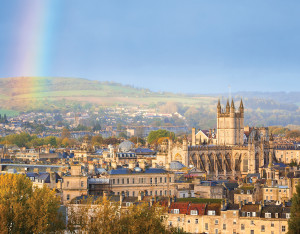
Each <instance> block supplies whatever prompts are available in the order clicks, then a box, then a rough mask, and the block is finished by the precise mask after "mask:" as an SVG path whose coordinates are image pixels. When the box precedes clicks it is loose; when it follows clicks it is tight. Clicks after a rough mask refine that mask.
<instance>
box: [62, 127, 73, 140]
mask: <svg viewBox="0 0 300 234" xmlns="http://www.w3.org/2000/svg"><path fill="white" fill-rule="evenodd" d="M70 137H71V133H70V131H69V129H67V128H63V130H62V133H61V139H64V138H70Z"/></svg>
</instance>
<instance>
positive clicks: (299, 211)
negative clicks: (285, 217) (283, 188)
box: [288, 185, 300, 234]
mask: <svg viewBox="0 0 300 234" xmlns="http://www.w3.org/2000/svg"><path fill="white" fill-rule="evenodd" d="M296 191H297V193H295V194H294V195H293V198H292V208H291V218H290V219H289V231H288V233H289V234H296V233H300V185H298V186H297V187H296Z"/></svg>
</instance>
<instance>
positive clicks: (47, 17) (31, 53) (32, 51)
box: [13, 0, 63, 91]
mask: <svg viewBox="0 0 300 234" xmlns="http://www.w3.org/2000/svg"><path fill="white" fill-rule="evenodd" d="M62 2H63V1H61V0H32V1H26V3H25V2H24V3H23V4H21V6H20V7H19V11H18V12H17V14H18V17H19V20H18V21H19V25H20V26H19V30H18V35H17V41H18V42H17V45H16V47H15V58H16V59H15V61H14V62H13V63H14V66H13V68H14V71H15V72H16V73H17V74H20V76H26V77H30V76H35V77H37V76H38V77H41V76H50V74H51V72H52V66H53V61H54V58H53V51H54V47H55V44H56V38H57V36H56V35H57V34H56V31H57V30H58V28H59V27H58V25H59V20H60V15H61V14H60V13H61V11H62V4H63V3H62ZM38 81H39V79H34V80H33V81H32V82H31V83H29V84H28V85H35V84H38ZM26 85H27V84H26ZM33 91H34V90H33Z"/></svg>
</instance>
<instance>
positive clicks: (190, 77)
mask: <svg viewBox="0 0 300 234" xmlns="http://www.w3.org/2000/svg"><path fill="white" fill-rule="evenodd" d="M299 10H300V1H299V0H289V1H282V0H280V1H279V0H251V1H240V0H235V1H233V0H226V1H221V0H219V1H217V0H206V1H204V0H181V1H179V0H143V1H141V0H126V1H124V0H119V1H117V0H106V1H105V0H85V1H83V0H2V1H1V7H0V35H1V36H0V77H1V78H5V77H15V76H48V77H78V78H86V79H91V80H99V81H113V82H118V83H122V84H129V85H134V86H136V87H144V88H149V89H151V90H153V91H171V92H177V93H178V92H179V93H198V94H206V93H226V92H228V90H229V87H230V89H231V91H232V92H240V91H264V92H276V91H287V92H293V91H299V85H300V66H299V64H300V17H299Z"/></svg>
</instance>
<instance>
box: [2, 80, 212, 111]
mask: <svg viewBox="0 0 300 234" xmlns="http://www.w3.org/2000/svg"><path fill="white" fill-rule="evenodd" d="M213 100H215V98H214V97H204V96H200V95H199V96H193V97H190V96H186V95H176V94H173V93H157V92H152V91H150V90H149V89H143V88H135V87H132V86H129V85H122V84H118V83H114V82H100V81H92V80H87V79H81V78H60V77H14V78H1V79H0V102H1V104H0V106H1V108H2V109H13V110H18V111H26V110H31V109H32V110H33V109H40V108H43V107H44V108H47V106H45V104H46V103H56V104H58V103H59V102H61V101H63V102H64V103H74V102H75V103H94V104H98V105H105V106H111V105H117V104H125V105H144V104H146V105H148V104H156V103H159V102H162V103H163V102H179V103H183V104H184V105H191V104H197V103H198V104H199V103H207V102H210V101H213Z"/></svg>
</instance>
